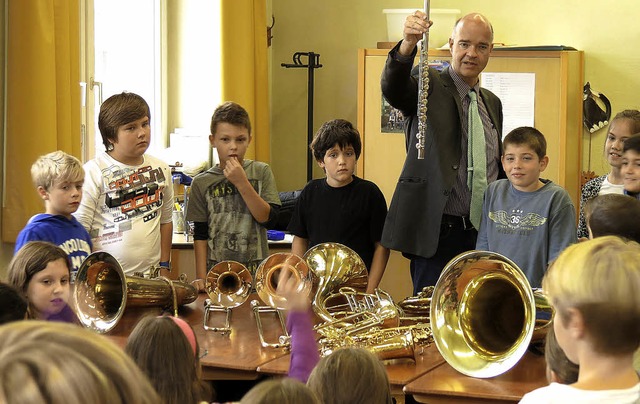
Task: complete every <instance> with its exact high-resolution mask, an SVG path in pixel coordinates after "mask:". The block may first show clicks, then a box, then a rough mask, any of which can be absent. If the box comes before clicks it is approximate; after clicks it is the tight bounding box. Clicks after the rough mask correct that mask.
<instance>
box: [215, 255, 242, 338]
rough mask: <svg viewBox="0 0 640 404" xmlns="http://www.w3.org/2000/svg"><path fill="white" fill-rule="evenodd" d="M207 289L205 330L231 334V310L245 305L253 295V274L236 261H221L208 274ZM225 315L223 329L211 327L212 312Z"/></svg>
mask: <svg viewBox="0 0 640 404" xmlns="http://www.w3.org/2000/svg"><path fill="white" fill-rule="evenodd" d="M205 283H206V285H205V289H206V291H207V295H209V299H207V300H206V302H205V306H204V329H205V330H211V331H218V332H222V333H223V334H225V333H230V332H231V309H232V308H234V307H238V306H240V305H241V304H242V303H244V302H245V301H246V300H247V298H248V297H249V293H251V284H252V279H251V272H249V270H248V269H247V267H246V266H244V265H242V264H241V263H239V262H236V261H221V262H219V263H217V264H216V265H214V266H213V267H212V268H211V269H210V270H209V272H208V273H207V279H206V282H205ZM215 311H222V312H224V313H225V315H226V316H225V317H226V318H225V323H224V326H223V327H211V326H209V316H210V314H211V312H215Z"/></svg>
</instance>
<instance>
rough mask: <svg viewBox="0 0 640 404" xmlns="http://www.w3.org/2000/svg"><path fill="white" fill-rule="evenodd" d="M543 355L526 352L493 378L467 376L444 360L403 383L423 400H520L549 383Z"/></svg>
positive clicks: (428, 401) (420, 400) (465, 401)
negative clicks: (426, 371) (517, 360)
mask: <svg viewBox="0 0 640 404" xmlns="http://www.w3.org/2000/svg"><path fill="white" fill-rule="evenodd" d="M545 369H546V364H545V360H544V357H543V356H540V355H535V354H532V353H530V352H527V353H526V354H525V355H524V356H523V357H522V359H520V361H519V362H518V363H517V364H516V366H514V367H513V368H512V369H511V370H509V371H508V372H506V373H504V374H502V375H500V376H496V377H493V378H490V379H478V378H473V377H468V376H465V375H463V374H462V373H460V372H458V371H457V370H455V369H453V368H452V367H451V366H450V365H449V364H448V363H444V364H442V365H440V366H438V367H437V368H435V369H433V370H432V371H430V372H428V373H425V374H424V375H422V376H420V377H419V378H417V379H415V380H414V381H412V382H410V383H409V384H407V385H406V386H405V387H404V392H405V394H411V395H413V398H414V399H415V400H416V401H418V402H420V403H430V404H439V403H483V404H486V403H492V402H498V403H509V402H514V403H517V402H518V401H520V399H521V398H522V396H523V395H524V394H525V393H528V392H530V391H531V390H535V389H537V388H539V387H543V386H546V385H547V384H548V383H547V379H546V374H545Z"/></svg>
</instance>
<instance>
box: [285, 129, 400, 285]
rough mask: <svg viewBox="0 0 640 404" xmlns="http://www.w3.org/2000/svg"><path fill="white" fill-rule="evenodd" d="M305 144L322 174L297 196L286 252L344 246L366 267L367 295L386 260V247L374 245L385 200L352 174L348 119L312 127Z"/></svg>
mask: <svg viewBox="0 0 640 404" xmlns="http://www.w3.org/2000/svg"><path fill="white" fill-rule="evenodd" d="M310 147H311V150H312V151H313V156H314V157H315V159H316V161H317V162H318V165H319V166H320V167H322V169H323V170H324V172H325V174H326V178H322V179H317V180H311V181H310V182H309V183H308V184H307V185H306V186H305V187H304V189H303V190H302V193H301V194H300V197H299V198H298V201H297V203H296V207H295V209H294V212H293V216H292V218H291V221H290V223H289V227H288V230H289V232H291V233H292V234H293V235H294V238H293V243H292V247H291V251H292V252H293V253H294V254H297V255H300V256H302V255H304V253H305V252H306V251H307V249H308V248H309V247H313V246H315V245H317V244H320V243H326V242H335V243H341V244H344V245H346V246H347V247H349V248H351V249H352V250H354V251H355V252H356V253H358V255H360V257H361V258H362V260H363V261H364V263H365V265H366V266H367V269H368V270H369V281H368V283H367V292H368V293H372V292H373V291H374V290H375V288H376V287H378V284H379V283H380V280H381V279H382V275H383V274H384V270H385V267H386V266H387V261H388V259H389V249H387V248H385V247H383V246H382V245H381V244H380V238H381V236H382V227H383V226H384V220H385V218H386V216H387V203H386V201H385V199H384V195H382V192H381V191H380V189H379V188H378V187H377V186H376V184H374V183H373V182H371V181H367V180H363V179H361V178H358V177H356V176H355V175H353V173H354V170H355V168H356V162H357V161H358V158H359V157H360V151H361V149H362V144H361V142H360V134H359V133H358V130H357V129H356V128H354V127H353V125H352V124H351V123H350V122H348V121H345V120H344V119H334V120H332V121H329V122H326V123H324V124H323V125H322V126H321V127H320V129H318V132H317V133H316V136H315V138H314V139H313V141H312V142H311V145H310Z"/></svg>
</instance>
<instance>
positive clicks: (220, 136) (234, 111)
mask: <svg viewBox="0 0 640 404" xmlns="http://www.w3.org/2000/svg"><path fill="white" fill-rule="evenodd" d="M209 142H210V143H211V146H213V147H215V148H216V150H217V152H218V157H219V158H220V167H222V168H224V167H225V164H226V162H227V161H228V160H229V159H236V160H237V161H238V162H239V163H240V164H242V161H243V159H244V155H245V153H246V152H247V148H248V147H249V143H250V142H251V121H250V120H249V114H248V113H247V111H246V110H245V109H244V108H242V106H240V105H239V104H236V103H235V102H225V103H224V104H222V105H220V106H219V107H218V108H216V110H215V111H214V112H213V116H212V117H211V135H210V136H209Z"/></svg>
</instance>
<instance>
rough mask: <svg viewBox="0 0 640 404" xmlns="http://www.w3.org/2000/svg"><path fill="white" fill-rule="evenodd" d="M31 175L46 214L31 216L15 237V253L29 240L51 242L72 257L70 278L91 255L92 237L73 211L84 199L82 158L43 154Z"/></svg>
mask: <svg viewBox="0 0 640 404" xmlns="http://www.w3.org/2000/svg"><path fill="white" fill-rule="evenodd" d="M31 178H32V179H33V183H34V185H35V186H36V190H37V191H38V195H40V197H41V198H42V199H43V200H44V206H45V213H40V214H37V215H35V216H33V217H32V218H31V219H29V222H28V223H27V225H26V226H25V227H24V229H22V231H20V234H19V235H18V239H17V240H16V247H15V251H14V253H15V252H18V250H19V249H20V248H21V247H22V246H23V245H24V244H26V243H28V242H29V241H34V240H40V241H48V242H51V243H53V244H55V245H57V246H59V247H60V248H62V249H63V250H64V251H65V252H66V253H67V255H68V256H69V261H70V263H71V279H72V281H73V280H74V279H75V274H76V272H77V271H78V269H79V268H80V265H81V264H82V262H83V261H84V259H85V258H87V256H88V255H89V254H91V249H92V245H91V237H89V233H87V231H86V230H85V228H84V227H83V226H82V225H81V224H80V223H79V222H78V221H77V220H76V218H75V217H73V216H72V215H71V214H72V213H73V212H75V211H76V210H77V209H78V206H80V201H81V199H82V185H83V184H84V169H83V168H82V164H81V163H80V161H79V160H78V159H77V158H75V157H73V156H71V155H69V154H67V153H65V152H62V151H55V152H53V153H49V154H46V155H44V156H41V157H39V158H38V160H36V162H35V163H33V165H32V166H31Z"/></svg>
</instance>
